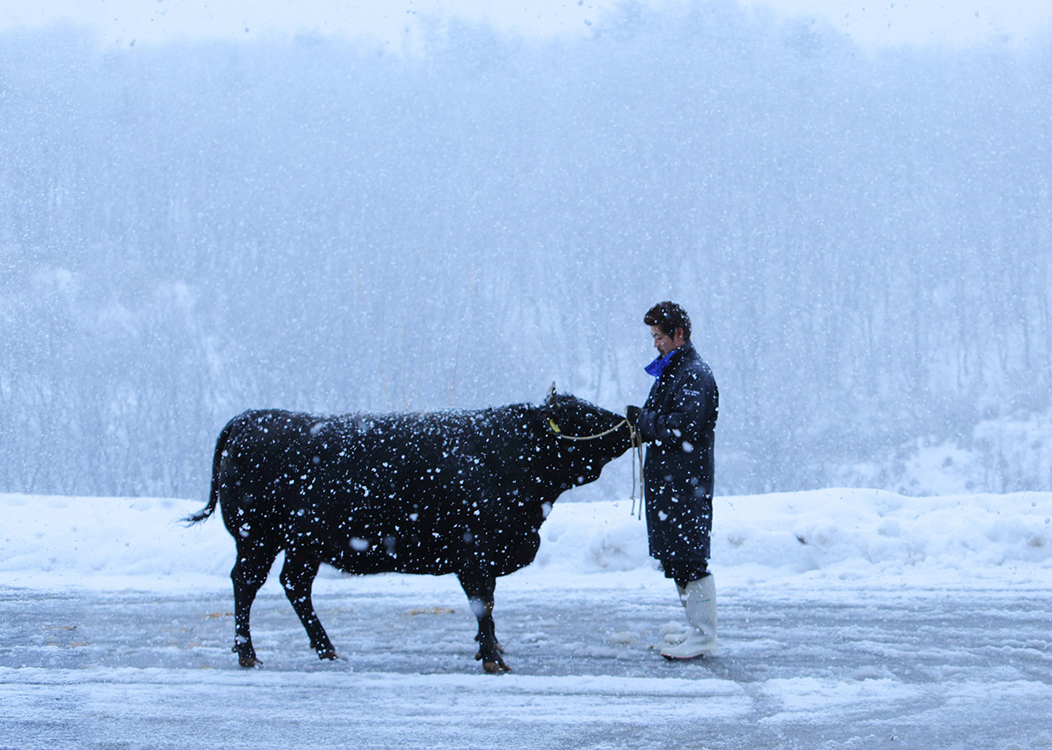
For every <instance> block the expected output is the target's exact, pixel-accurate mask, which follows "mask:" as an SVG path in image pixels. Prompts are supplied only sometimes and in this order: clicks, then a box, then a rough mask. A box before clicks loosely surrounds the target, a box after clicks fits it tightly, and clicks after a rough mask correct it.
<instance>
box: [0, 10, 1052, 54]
mask: <svg viewBox="0 0 1052 750" xmlns="http://www.w3.org/2000/svg"><path fill="white" fill-rule="evenodd" d="M650 1H651V2H654V3H659V4H662V5H672V6H676V5H683V4H684V3H687V2H707V1H708V0H650ZM617 2H618V0H255V1H254V2H253V1H251V0H0V29H4V28H11V27H17V26H31V27H38V26H41V25H44V24H47V23H50V22H53V21H57V20H66V21H70V22H72V23H75V24H78V25H84V26H90V27H92V28H94V29H96V30H97V31H98V32H99V33H100V36H101V38H102V40H103V41H104V42H105V43H106V44H127V43H130V42H132V41H135V42H144V43H148V42H153V41H162V40H165V39H170V38H173V37H180V36H185V37H191V38H199V37H220V38H231V37H234V38H251V37H255V36H260V35H265V34H269V33H273V32H278V33H287V32H297V31H306V32H319V33H322V34H327V35H329V34H331V35H343V36H358V35H368V36H373V37H377V38H379V39H381V40H383V41H385V42H388V43H390V44H392V45H394V46H401V44H402V41H403V40H405V39H406V38H407V37H410V36H411V35H412V31H413V28H414V25H415V23H416V21H417V19H419V18H420V17H421V16H422V15H428V14H435V13H445V14H451V13H455V14H459V15H462V16H466V17H468V18H470V19H473V20H487V21H489V22H492V23H494V24H495V25H496V26H498V27H500V28H503V29H509V30H514V31H518V32H521V33H524V34H527V35H548V34H560V33H580V32H584V31H587V29H588V28H589V24H590V23H594V22H596V21H598V20H599V19H600V18H601V15H602V12H603V11H604V10H605V9H607V8H610V7H613V6H615V5H616V4H617ZM738 2H741V3H742V4H744V5H746V6H749V7H752V8H755V9H757V10H759V11H760V12H763V9H764V8H765V7H766V8H767V9H774V10H775V11H776V12H778V13H783V14H791V15H800V14H804V15H811V16H817V17H820V18H822V19H825V20H827V21H829V22H830V23H832V24H833V25H834V26H836V27H837V28H840V29H842V30H844V31H845V32H846V33H848V34H850V35H851V36H852V37H853V38H855V39H856V40H857V41H859V42H860V43H862V44H865V45H898V44H924V45H927V44H938V45H947V44H948V45H971V44H976V43H982V42H983V41H986V40H990V39H997V38H1005V37H1007V38H1010V39H1012V40H1013V41H1017V42H1025V41H1027V40H1028V39H1030V38H1032V37H1033V36H1034V35H1035V34H1038V35H1045V34H1047V33H1048V31H1049V29H1050V28H1052V0H738ZM768 12H769V10H768ZM1046 38H1047V37H1046Z"/></svg>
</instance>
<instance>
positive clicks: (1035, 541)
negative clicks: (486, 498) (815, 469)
mask: <svg viewBox="0 0 1052 750" xmlns="http://www.w3.org/2000/svg"><path fill="white" fill-rule="evenodd" d="M199 506H200V502H199V501H189V500H176V499H128V498H80V497H43V496H23V495H0V514H2V518H3V523H2V526H0V571H2V573H3V578H2V582H3V585H2V586H0V623H2V624H3V628H2V632H3V635H2V636H0V748H8V747H17V748H36V747H107V748H110V747H112V748H117V747H120V748H130V747H187V748H189V747H201V746H217V747H218V746H223V747H334V746H346V747H384V746H396V745H400V746H407V747H487V746H493V745H494V744H502V745H505V746H508V747H531V748H538V747H571V746H573V747H582V746H584V747H712V748H715V747H728V748H731V747H733V748H746V747H821V748H833V747H837V748H849V747H850V748H863V747H927V748H931V747H999V748H1010V747H1052V731H1050V730H1048V729H1047V727H1048V726H1049V723H1050V720H1052V708H1050V706H1052V613H1050V610H1052V606H1050V605H1052V493H1020V494H1011V495H960V496H944V497H920V498H917V497H904V496H900V495H895V494H890V493H887V492H880V491H874V490H857V489H850V490H841V489H828V490H822V491H813V492H796V493H782V494H771V495H762V496H749V497H720V498H717V500H716V506H715V512H716V516H715V527H714V531H713V561H712V568H713V570H714V571H715V573H716V576H717V582H718V586H719V599H720V621H721V641H722V651H721V654H720V655H719V656H718V657H716V658H712V659H706V660H703V661H702V662H700V663H691V664H684V665H668V664H665V663H664V661H663V660H661V659H660V658H659V657H658V656H657V654H656V653H655V647H656V646H657V645H659V644H660V643H661V642H662V640H663V639H664V636H665V634H666V633H674V632H676V631H677V629H678V628H680V627H681V620H682V614H681V610H679V608H678V605H677V604H676V602H675V597H674V593H673V590H672V586H671V584H669V583H668V582H666V581H665V580H664V579H663V578H662V577H661V574H660V573H659V572H657V571H656V570H655V569H654V566H653V563H652V561H651V560H650V559H649V558H648V557H647V554H646V530H645V524H644V522H642V521H639V520H637V519H636V518H635V517H633V516H632V514H631V508H630V503H629V502H628V501H627V500H626V501H620V502H596V503H575V502H569V501H567V500H565V499H564V500H562V501H560V502H559V503H557V504H556V506H555V507H554V509H553V511H552V513H551V515H550V517H549V518H548V520H547V521H546V523H545V525H544V526H543V528H542V530H541V532H542V537H543V543H542V546H541V550H540V553H539V554H538V557H537V560H536V562H535V563H534V564H533V565H532V566H530V567H529V568H527V569H525V570H523V571H520V572H518V573H515V574H513V575H511V576H507V577H505V578H503V579H501V580H500V581H499V582H498V586H497V609H496V617H497V628H498V636H500V637H501V640H502V642H504V644H505V646H506V647H507V648H508V653H507V657H508V660H509V664H510V665H511V666H512V668H513V669H514V670H515V671H514V672H513V673H512V674H509V675H504V676H501V677H493V676H488V675H483V674H481V673H480V669H479V667H478V665H477V664H476V663H475V662H474V661H473V660H472V659H471V653H472V645H473V644H472V642H471V635H472V634H473V632H474V626H473V623H472V621H471V617H470V611H469V610H468V608H467V602H466V600H465V598H464V596H463V593H462V592H460V590H459V587H458V585H457V583H456V581H455V579H453V578H452V577H443V578H438V579H436V578H431V577H412V576H397V575H385V576H373V577H369V578H353V579H352V578H346V577H344V576H341V575H340V574H338V573H336V572H334V571H332V570H328V569H326V570H323V573H322V575H321V576H320V578H319V580H318V582H317V584H316V586H315V594H316V602H317V604H318V608H319V613H320V615H321V617H322V619H323V621H324V622H325V624H326V626H327V628H328V629H329V632H330V635H331V636H332V637H333V641H334V642H335V643H336V646H337V649H338V650H340V651H341V653H342V655H343V656H344V657H345V659H344V660H343V661H341V662H337V663H335V664H332V663H328V662H325V663H322V662H319V661H318V660H317V659H316V658H314V656H313V653H312V652H311V651H310V650H309V648H308V647H307V642H306V635H305V634H304V633H303V630H302V628H301V627H300V626H299V623H298V621H296V619H295V616H294V615H293V614H292V610H291V607H289V605H288V603H287V602H286V601H285V599H284V596H283V594H282V592H281V590H280V586H279V584H278V583H277V580H276V578H277V575H276V573H275V574H273V575H272V576H271V579H270V580H268V582H267V584H266V586H265V587H264V589H263V591H262V592H261V595H260V598H259V599H258V600H257V603H256V606H255V608H254V609H253V616H254V619H253V626H254V627H253V635H254V636H255V637H256V645H257V649H258V650H259V651H260V656H261V657H262V658H263V659H264V661H265V662H266V666H265V667H264V668H263V669H262V670H257V671H246V670H240V669H238V668H237V667H236V660H235V658H234V656H233V655H232V654H230V653H229V644H230V643H231V642H232V639H233V623H232V618H231V617H230V615H229V610H230V609H232V601H231V596H230V583H229V578H228V575H229V569H230V566H231V564H232V562H233V542H232V540H231V539H230V537H229V536H228V535H227V532H226V530H225V529H224V528H223V525H222V523H221V521H220V520H219V519H218V518H213V519H211V520H209V521H208V522H207V523H204V524H199V525H197V526H194V527H190V528H186V527H184V526H182V525H180V524H179V523H178V519H179V518H180V517H182V516H183V515H185V514H186V513H188V512H190V511H192V510H196V509H197V508H198V507H199ZM278 565H280V560H279V562H278Z"/></svg>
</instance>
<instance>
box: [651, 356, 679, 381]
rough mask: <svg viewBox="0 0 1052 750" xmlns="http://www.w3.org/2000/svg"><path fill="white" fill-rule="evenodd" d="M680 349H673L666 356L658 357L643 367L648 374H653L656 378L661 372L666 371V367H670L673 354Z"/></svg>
mask: <svg viewBox="0 0 1052 750" xmlns="http://www.w3.org/2000/svg"><path fill="white" fill-rule="evenodd" d="M678 351H679V349H673V350H672V351H670V352H669V353H668V354H666V355H665V356H664V357H658V358H657V359H655V360H654V361H653V362H651V363H650V364H649V365H647V366H646V367H644V368H643V369H644V370H646V371H647V375H653V376H654V377H655V378H660V377H661V374H662V373H663V372H665V368H666V367H668V364H669V362H671V361H672V355H674V354H675V353H676V352H678Z"/></svg>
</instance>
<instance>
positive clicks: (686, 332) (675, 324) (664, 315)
mask: <svg viewBox="0 0 1052 750" xmlns="http://www.w3.org/2000/svg"><path fill="white" fill-rule="evenodd" d="M643 322H644V323H646V324H647V325H648V326H657V327H658V328H660V329H661V332H662V333H664V334H665V335H666V336H669V337H672V336H675V335H676V329H677V328H682V329H683V340H684V341H690V316H689V315H687V311H686V310H684V309H683V308H682V307H680V306H679V305H677V304H676V303H675V302H668V301H665V302H658V303H657V304H656V305H654V306H653V307H652V308H650V309H649V310H647V314H646V315H644V316H643Z"/></svg>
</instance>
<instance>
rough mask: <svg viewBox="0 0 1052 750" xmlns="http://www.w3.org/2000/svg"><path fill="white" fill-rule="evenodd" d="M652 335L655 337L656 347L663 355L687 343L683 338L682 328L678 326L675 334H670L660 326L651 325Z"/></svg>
mask: <svg viewBox="0 0 1052 750" xmlns="http://www.w3.org/2000/svg"><path fill="white" fill-rule="evenodd" d="M650 335H651V336H652V337H653V338H654V348H655V349H657V350H658V353H659V354H661V356H662V357H664V356H665V355H666V354H668V353H669V352H672V351H675V350H676V349H679V348H680V347H681V346H683V344H684V343H686V342H685V341H684V339H683V329H682V328H677V329H676V333H675V335H673V336H669V335H668V334H667V333H665V332H664V331H662V330H661V328H660V327H659V326H650Z"/></svg>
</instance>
